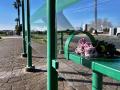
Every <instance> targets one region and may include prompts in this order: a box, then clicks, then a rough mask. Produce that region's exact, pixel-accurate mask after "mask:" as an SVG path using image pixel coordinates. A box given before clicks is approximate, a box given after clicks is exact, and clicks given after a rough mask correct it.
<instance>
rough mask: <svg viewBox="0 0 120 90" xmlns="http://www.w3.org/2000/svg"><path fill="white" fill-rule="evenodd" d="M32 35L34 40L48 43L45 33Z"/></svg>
mask: <svg viewBox="0 0 120 90" xmlns="http://www.w3.org/2000/svg"><path fill="white" fill-rule="evenodd" d="M31 37H32V40H33V41H35V42H36V43H40V44H46V43H47V39H46V35H44V34H32V35H31Z"/></svg>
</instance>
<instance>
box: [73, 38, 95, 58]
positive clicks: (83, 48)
mask: <svg viewBox="0 0 120 90" xmlns="http://www.w3.org/2000/svg"><path fill="white" fill-rule="evenodd" d="M75 52H76V53H77V54H80V55H82V56H85V57H96V56H97V52H96V49H95V47H93V46H92V44H91V43H90V42H87V41H86V40H85V39H84V38H82V39H80V40H79V41H78V46H77V48H76V49H75Z"/></svg>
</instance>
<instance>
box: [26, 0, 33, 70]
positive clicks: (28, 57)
mask: <svg viewBox="0 0 120 90" xmlns="http://www.w3.org/2000/svg"><path fill="white" fill-rule="evenodd" d="M27 55H28V56H27V66H26V71H33V70H34V67H33V66H32V47H31V32H30V0H27Z"/></svg>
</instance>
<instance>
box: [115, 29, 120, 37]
mask: <svg viewBox="0 0 120 90" xmlns="http://www.w3.org/2000/svg"><path fill="white" fill-rule="evenodd" d="M116 35H117V37H119V38H120V27H118V28H117V30H116Z"/></svg>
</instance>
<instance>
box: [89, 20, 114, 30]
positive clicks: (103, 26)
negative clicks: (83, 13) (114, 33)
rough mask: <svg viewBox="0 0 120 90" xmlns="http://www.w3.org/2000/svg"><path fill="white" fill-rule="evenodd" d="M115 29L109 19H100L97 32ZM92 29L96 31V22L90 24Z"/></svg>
mask: <svg viewBox="0 0 120 90" xmlns="http://www.w3.org/2000/svg"><path fill="white" fill-rule="evenodd" d="M111 27H113V25H112V23H111V22H110V21H109V20H108V19H107V18H105V19H98V20H97V30H103V29H106V28H107V29H108V28H111ZM90 28H94V29H95V22H94V21H92V22H91V23H90Z"/></svg>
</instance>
